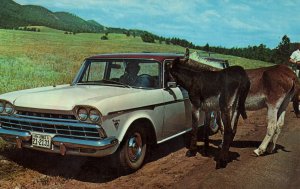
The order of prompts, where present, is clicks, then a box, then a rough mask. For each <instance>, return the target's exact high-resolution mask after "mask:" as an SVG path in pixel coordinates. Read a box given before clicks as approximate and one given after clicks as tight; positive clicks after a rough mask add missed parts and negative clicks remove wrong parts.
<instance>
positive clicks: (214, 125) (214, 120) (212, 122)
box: [209, 111, 220, 135]
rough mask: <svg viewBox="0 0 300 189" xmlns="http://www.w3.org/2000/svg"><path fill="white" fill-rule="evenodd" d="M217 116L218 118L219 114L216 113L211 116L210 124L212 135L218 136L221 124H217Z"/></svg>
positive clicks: (213, 112)
mask: <svg viewBox="0 0 300 189" xmlns="http://www.w3.org/2000/svg"><path fill="white" fill-rule="evenodd" d="M217 116H218V112H216V111H212V112H211V114H210V123H209V133H210V135H214V134H216V133H217V132H218V131H219V129H220V127H219V124H218V122H217V118H218V117H217Z"/></svg>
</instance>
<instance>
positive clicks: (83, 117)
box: [77, 108, 88, 121]
mask: <svg viewBox="0 0 300 189" xmlns="http://www.w3.org/2000/svg"><path fill="white" fill-rule="evenodd" d="M77 113H78V117H79V119H80V120H81V121H85V120H87V118H88V112H87V110H86V109H85V108H80V109H79V110H78V111H77Z"/></svg>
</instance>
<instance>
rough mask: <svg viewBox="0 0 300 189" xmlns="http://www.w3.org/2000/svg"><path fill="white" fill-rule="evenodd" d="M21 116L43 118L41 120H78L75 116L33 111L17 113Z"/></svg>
mask: <svg viewBox="0 0 300 189" xmlns="http://www.w3.org/2000/svg"><path fill="white" fill-rule="evenodd" d="M16 114H17V115H19V116H31V117H41V118H54V119H64V120H65V119H66V120H76V117H75V116H74V115H63V114H51V113H38V112H31V111H20V110H18V111H17V112H16Z"/></svg>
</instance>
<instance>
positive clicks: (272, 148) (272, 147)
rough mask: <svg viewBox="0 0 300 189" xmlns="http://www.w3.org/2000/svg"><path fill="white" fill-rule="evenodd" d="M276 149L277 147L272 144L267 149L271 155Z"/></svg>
mask: <svg viewBox="0 0 300 189" xmlns="http://www.w3.org/2000/svg"><path fill="white" fill-rule="evenodd" d="M274 149H275V145H274V144H273V143H270V144H269V145H268V147H267V152H268V153H269V154H272V153H273V151H274Z"/></svg>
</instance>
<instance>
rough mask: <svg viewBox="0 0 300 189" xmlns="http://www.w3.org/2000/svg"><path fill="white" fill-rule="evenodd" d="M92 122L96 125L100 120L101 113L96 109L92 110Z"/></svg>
mask: <svg viewBox="0 0 300 189" xmlns="http://www.w3.org/2000/svg"><path fill="white" fill-rule="evenodd" d="M90 120H91V121H92V122H94V123H95V122H98V121H99V120H100V113H99V112H98V111H97V110H95V109H91V110H90Z"/></svg>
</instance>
